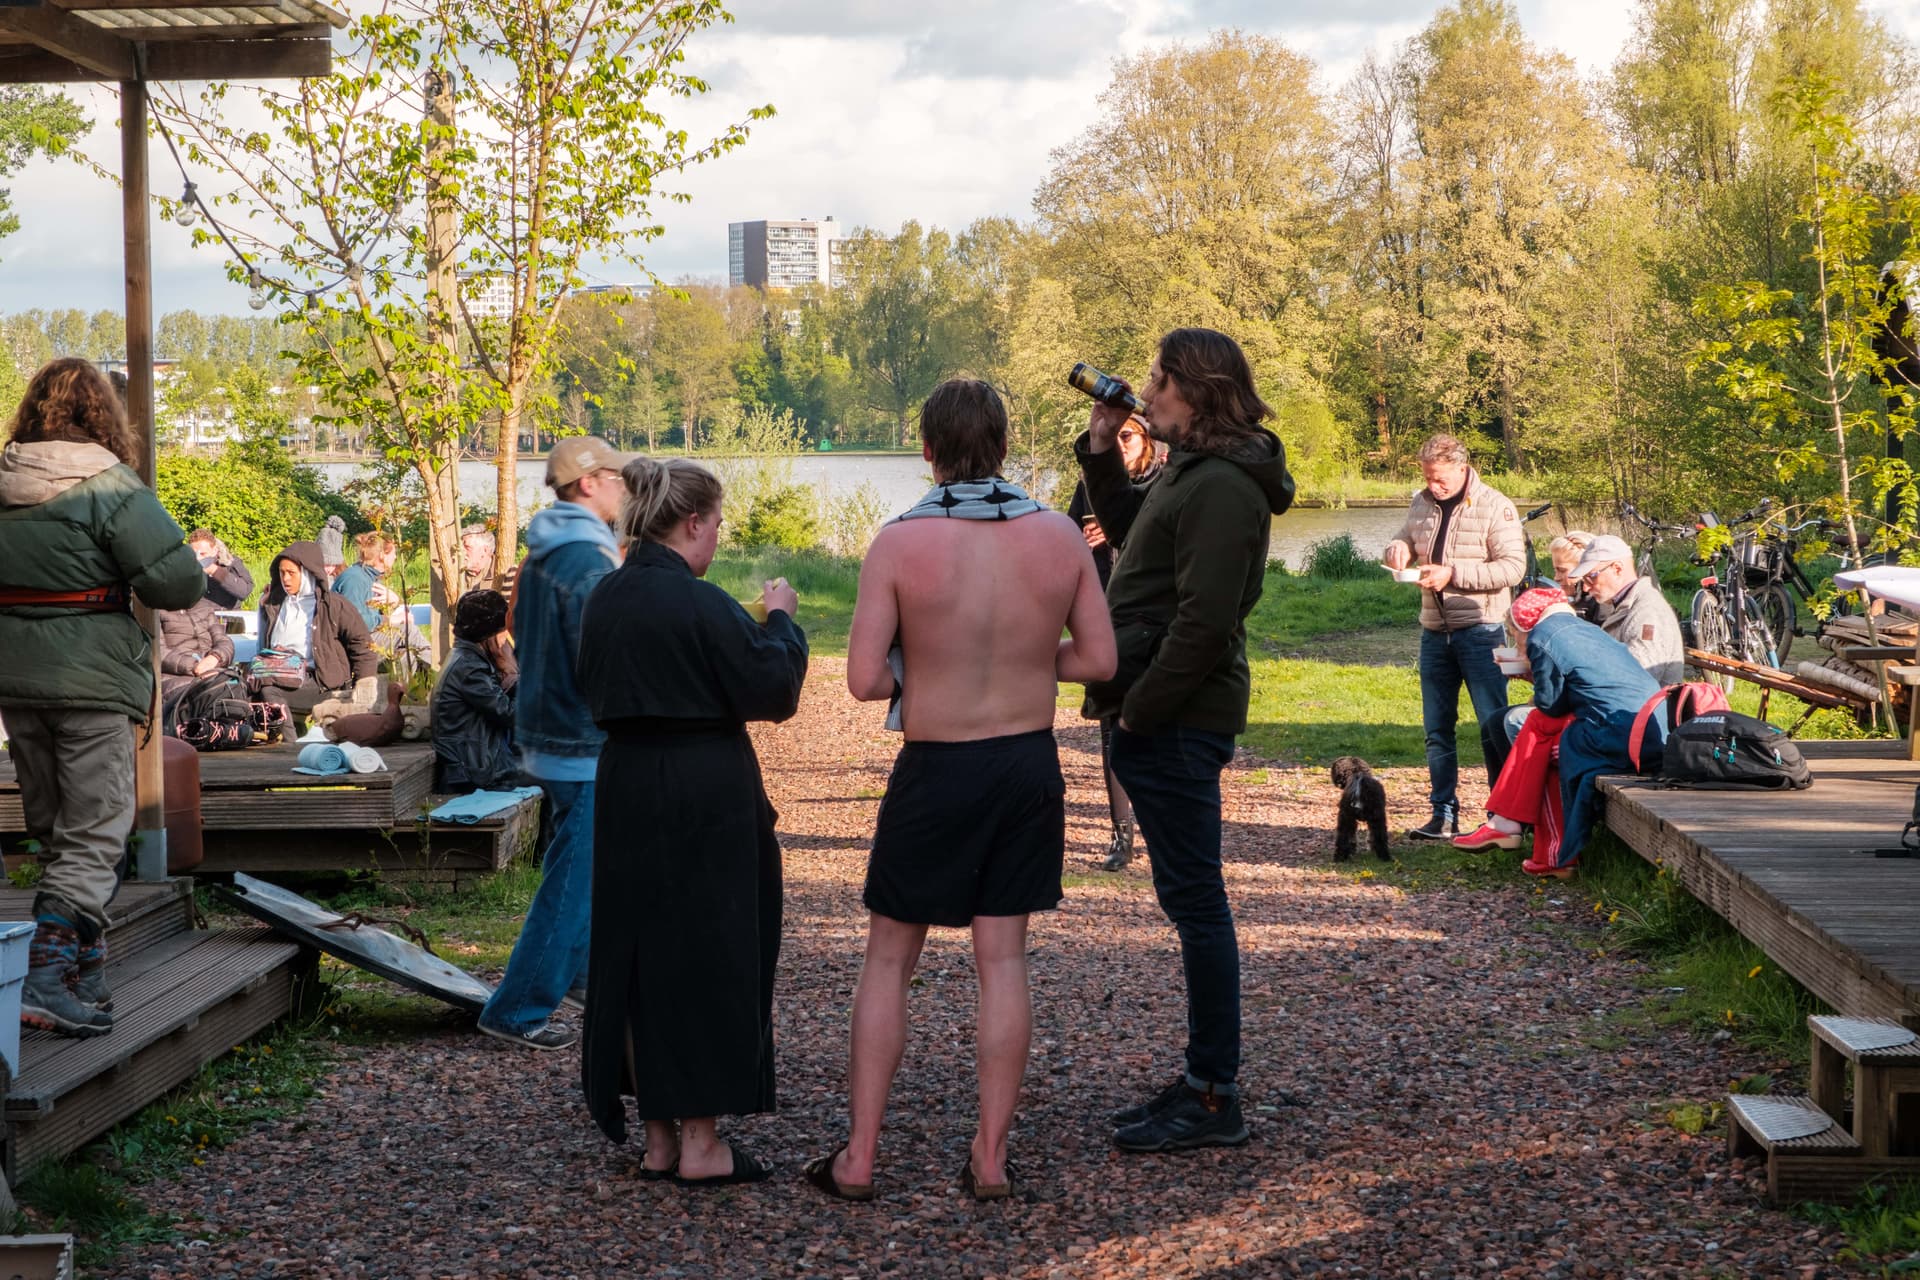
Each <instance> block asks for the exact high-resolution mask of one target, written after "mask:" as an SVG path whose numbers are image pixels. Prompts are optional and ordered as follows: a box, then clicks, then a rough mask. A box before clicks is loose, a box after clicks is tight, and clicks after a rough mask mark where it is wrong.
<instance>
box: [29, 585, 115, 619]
mask: <svg viewBox="0 0 1920 1280" xmlns="http://www.w3.org/2000/svg"><path fill="white" fill-rule="evenodd" d="M131 603H132V595H131V594H130V593H129V592H128V591H127V588H126V584H125V583H118V582H117V583H115V584H114V585H112V586H110V587H88V588H86V589H85V590H84V591H41V590H39V589H37V588H34V587H0V609H20V608H30V609H85V610H91V611H93V612H95V613H119V612H123V611H125V610H126V609H127V608H128V606H129V605H130V604H131Z"/></svg>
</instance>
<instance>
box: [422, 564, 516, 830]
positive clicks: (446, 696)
mask: <svg viewBox="0 0 1920 1280" xmlns="http://www.w3.org/2000/svg"><path fill="white" fill-rule="evenodd" d="M453 637H454V642H453V652H452V653H451V654H449V655H448V656H447V665H446V667H445V669H443V670H442V671H441V673H440V683H439V684H438V685H437V686H435V688H434V690H433V758H434V782H433V789H434V790H435V791H445V792H450V793H451V792H466V791H484V790H486V789H488V788H489V787H510V786H513V785H515V781H516V779H517V778H518V777H519V775H520V762H519V760H518V759H516V758H515V756H514V754H513V691H514V687H515V686H516V685H517V684H518V683H519V681H520V668H519V666H518V665H517V664H516V663H515V662H514V658H513V646H512V644H510V643H509V642H508V638H507V598H506V597H505V596H503V595H501V594H500V593H499V592H498V591H469V592H467V594H465V595H463V596H461V597H460V603H459V605H458V606H457V607H456V608H455V610H454V615H453Z"/></svg>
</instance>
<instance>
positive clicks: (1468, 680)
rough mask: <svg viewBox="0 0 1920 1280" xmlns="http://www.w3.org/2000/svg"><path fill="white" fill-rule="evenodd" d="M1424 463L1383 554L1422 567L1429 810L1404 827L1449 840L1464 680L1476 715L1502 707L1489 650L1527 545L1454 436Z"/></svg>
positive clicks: (1483, 719)
mask: <svg viewBox="0 0 1920 1280" xmlns="http://www.w3.org/2000/svg"><path fill="white" fill-rule="evenodd" d="M1420 471H1421V474H1422V475H1423V476H1425V478H1426V486H1425V487H1424V488H1422V489H1420V490H1419V491H1418V492H1416V493H1415V494H1414V495H1413V502H1412V505H1411V506H1410V507H1409V509H1408V511H1407V522H1406V524H1405V525H1403V526H1402V527H1401V529H1400V534H1399V536H1398V537H1396V538H1395V539H1394V540H1393V541H1392V542H1389V543H1388V544H1387V550H1386V554H1385V557H1384V558H1385V560H1386V563H1387V566H1388V567H1389V568H1392V569H1406V568H1408V567H1410V566H1413V565H1418V566H1419V568H1420V593H1421V595H1420V709H1421V713H1422V714H1421V719H1422V720H1423V722H1424V726H1425V729H1426V735H1427V780H1428V783H1429V786H1430V787H1431V792H1430V799H1431V802H1432V804H1433V817H1432V818H1430V819H1429V820H1428V822H1427V824H1426V825H1425V826H1423V827H1415V828H1414V829H1413V830H1412V831H1410V832H1408V833H1407V834H1408V835H1409V836H1410V837H1411V838H1412V839H1415V840H1451V839H1453V837H1454V836H1456V835H1458V834H1460V821H1459V813H1460V797H1459V793H1458V786H1459V780H1460V762H1459V755H1458V751H1457V748H1456V746H1455V741H1454V732H1455V728H1456V726H1457V724H1458V722H1459V719H1460V686H1461V685H1462V684H1464V685H1466V687H1467V695H1468V696H1469V697H1470V698H1471V699H1472V700H1473V709H1474V712H1475V718H1476V720H1477V721H1478V722H1480V723H1482V724H1486V723H1491V722H1492V721H1494V720H1495V719H1496V718H1497V717H1498V716H1500V715H1501V714H1502V713H1504V712H1505V710H1506V706H1507V678H1506V676H1504V675H1502V674H1501V672H1500V668H1499V665H1498V664H1497V663H1495V662H1494V660H1493V651H1494V650H1495V649H1496V648H1498V647H1499V646H1500V645H1502V644H1504V643H1506V627H1505V625H1504V624H1505V622H1506V619H1507V606H1508V605H1509V604H1511V603H1512V591H1511V588H1512V587H1513V586H1514V584H1515V583H1517V582H1519V581H1520V579H1521V578H1522V577H1524V576H1525V574H1526V571H1527V547H1526V538H1525V535H1524V534H1523V533H1522V532H1521V526H1520V515H1519V513H1518V512H1517V511H1515V510H1514V508H1513V503H1512V502H1511V501H1509V500H1508V498H1507V496H1506V495H1505V494H1503V493H1501V492H1500V491H1499V490H1497V489H1494V488H1493V487H1492V486H1490V485H1488V484H1487V482H1486V481H1484V480H1482V479H1481V478H1480V473H1479V472H1477V471H1475V470H1474V469H1473V461H1472V459H1471V458H1470V457H1469V456H1468V454H1467V448H1466V446H1465V445H1463V444H1461V443H1460V442H1459V441H1458V440H1456V439H1454V438H1453V437H1452V436H1448V435H1437V436H1434V437H1432V438H1431V439H1429V440H1428V441H1427V442H1426V443H1425V444H1423V445H1421V446H1420ZM1488 781H1489V784H1491V781H1492V779H1491V778H1489V779H1488Z"/></svg>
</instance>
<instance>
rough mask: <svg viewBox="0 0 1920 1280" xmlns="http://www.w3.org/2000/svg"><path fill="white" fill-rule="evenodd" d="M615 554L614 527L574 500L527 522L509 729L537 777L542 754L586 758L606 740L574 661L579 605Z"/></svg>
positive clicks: (577, 648)
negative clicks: (582, 690) (515, 681)
mask: <svg viewBox="0 0 1920 1280" xmlns="http://www.w3.org/2000/svg"><path fill="white" fill-rule="evenodd" d="M615 554H616V552H615V549H614V541H613V533H612V531H611V530H609V529H608V528H607V526H606V525H605V524H604V523H602V522H601V520H600V518H599V517H598V516H596V515H594V514H593V513H592V512H591V511H588V510H587V509H586V508H585V507H582V506H580V505H579V504H577V503H572V502H556V503H555V504H554V505H553V506H551V507H548V508H547V509H546V510H545V511H542V512H540V513H539V514H537V515H535V516H534V518H533V521H532V522H531V523H530V524H529V525H528V526H527V562H526V565H525V566H524V567H523V568H522V569H521V570H520V582H519V587H518V589H517V593H516V598H515V602H514V607H513V645H514V653H515V656H516V657H517V658H518V660H519V663H520V687H519V688H518V689H517V690H515V699H514V728H513V732H514V742H515V743H516V744H517V745H518V747H519V748H520V751H521V753H522V755H523V757H525V758H526V762H527V767H528V771H529V772H531V773H533V774H534V775H535V776H536V777H540V776H544V775H543V774H542V773H541V771H540V769H539V768H538V760H539V757H542V756H547V757H555V756H560V757H572V758H574V759H577V760H580V761H582V762H585V761H589V760H592V759H593V758H595V757H596V756H598V755H599V754H600V744H601V743H603V742H604V741H606V734H604V733H602V732H601V731H600V729H599V728H598V727H597V726H596V725H595V724H594V723H593V714H592V712H591V711H590V710H589V709H588V707H587V700H586V698H585V697H583V696H582V695H581V693H580V684H579V681H578V680H577V679H576V678H575V661H576V659H577V657H578V655H579V652H580V613H581V610H582V609H583V608H585V606H586V603H587V597H588V596H589V595H591V594H592V593H593V588H594V587H595V586H596V585H597V584H598V583H599V581H600V579H602V578H604V577H606V576H607V574H609V573H611V572H613V568H614V556H615Z"/></svg>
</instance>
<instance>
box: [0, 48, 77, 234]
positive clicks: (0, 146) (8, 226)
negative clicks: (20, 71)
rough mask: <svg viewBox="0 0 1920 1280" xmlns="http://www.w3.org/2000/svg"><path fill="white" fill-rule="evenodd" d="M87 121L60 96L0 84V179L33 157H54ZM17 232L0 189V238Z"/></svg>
mask: <svg viewBox="0 0 1920 1280" xmlns="http://www.w3.org/2000/svg"><path fill="white" fill-rule="evenodd" d="M87 127H88V121H87V118H86V116H85V115H84V114H82V113H81V110H80V108H79V106H78V105H77V104H76V103H75V102H74V101H73V99H71V98H69V97H67V95H65V94H64V93H58V92H55V91H54V90H51V89H44V88H41V87H40V86H38V85H12V84H9V85H0V178H5V177H6V176H7V175H9V174H11V173H14V172H16V171H17V170H18V169H19V168H20V166H21V165H23V164H25V163H26V162H27V161H28V160H29V159H30V158H31V157H33V156H34V155H35V154H40V155H49V156H57V155H61V154H64V153H65V152H66V150H67V148H68V147H69V146H70V145H71V144H72V143H73V142H74V141H75V140H76V139H78V138H79V137H81V136H82V135H83V134H85V133H86V131H87ZM19 229H20V218H19V216H18V215H17V214H15V213H13V212H12V211H11V209H10V208H9V205H8V200H7V191H6V189H5V188H3V187H0V237H5V236H10V235H12V234H13V233H14V232H15V231H18V230H19Z"/></svg>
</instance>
